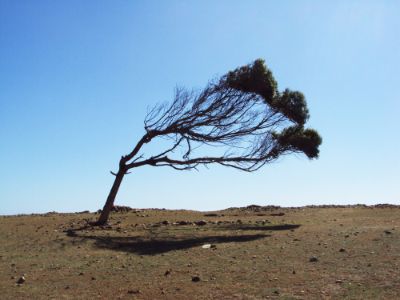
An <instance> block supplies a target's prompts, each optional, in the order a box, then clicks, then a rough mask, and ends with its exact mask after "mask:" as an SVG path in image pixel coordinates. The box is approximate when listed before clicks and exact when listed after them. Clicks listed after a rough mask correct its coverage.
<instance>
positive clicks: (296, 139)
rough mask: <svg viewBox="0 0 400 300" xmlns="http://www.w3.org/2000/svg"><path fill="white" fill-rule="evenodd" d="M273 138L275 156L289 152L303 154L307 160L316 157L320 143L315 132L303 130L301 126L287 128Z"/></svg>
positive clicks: (320, 140) (320, 139)
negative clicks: (275, 142)
mask: <svg viewBox="0 0 400 300" xmlns="http://www.w3.org/2000/svg"><path fill="white" fill-rule="evenodd" d="M274 138H275V139H276V141H277V146H276V148H275V152H276V153H277V154H278V153H282V152H285V151H289V150H291V151H298V152H303V153H304V154H305V155H307V157H308V158H317V157H318V154H319V149H318V147H319V145H321V143H322V138H321V137H320V135H319V134H318V132H317V131H316V130H314V129H304V128H303V127H302V126H291V127H287V128H285V129H284V130H283V131H282V132H281V133H275V134H274Z"/></svg>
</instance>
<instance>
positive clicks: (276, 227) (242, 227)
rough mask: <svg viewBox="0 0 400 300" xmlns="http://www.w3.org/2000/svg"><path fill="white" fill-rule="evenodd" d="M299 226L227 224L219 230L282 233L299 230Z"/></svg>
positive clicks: (219, 227)
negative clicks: (282, 231) (283, 231)
mask: <svg viewBox="0 0 400 300" xmlns="http://www.w3.org/2000/svg"><path fill="white" fill-rule="evenodd" d="M300 226H301V225H299V224H280V225H252V224H240V223H236V224H227V225H220V226H218V227H217V228H218V229H220V230H259V231H281V230H294V229H297V228H299V227H300Z"/></svg>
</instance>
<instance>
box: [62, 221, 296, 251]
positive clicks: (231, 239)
mask: <svg viewBox="0 0 400 300" xmlns="http://www.w3.org/2000/svg"><path fill="white" fill-rule="evenodd" d="M298 227H300V225H291V224H283V225H272V226H248V225H245V224H229V225H226V226H219V227H213V228H212V230H215V229H218V230H233V231H237V230H257V231H261V230H263V231H274V230H294V229H295V228H298ZM85 229H87V227H85ZM79 231H80V230H79V229H78V230H69V231H68V232H67V236H69V237H71V238H73V239H74V240H73V242H76V241H77V239H78V240H80V241H81V242H85V241H90V240H91V241H94V246H95V247H97V248H100V249H111V250H115V251H123V252H129V253H136V254H139V255H155V254H161V253H166V252H169V251H174V250H184V249H189V248H193V247H199V246H201V245H204V244H219V243H243V242H249V241H254V240H258V239H262V238H267V237H270V236H271V235H269V234H242V235H238V234H237V233H236V234H234V235H207V236H204V235H202V236H198V237H196V236H192V237H171V236H169V237H163V238H155V237H148V238H146V237H137V236H104V235H81V234H79V233H78V232H79Z"/></svg>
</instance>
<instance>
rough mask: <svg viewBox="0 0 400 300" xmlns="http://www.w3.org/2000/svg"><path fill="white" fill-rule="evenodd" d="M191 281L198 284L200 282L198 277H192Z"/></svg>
mask: <svg viewBox="0 0 400 300" xmlns="http://www.w3.org/2000/svg"><path fill="white" fill-rule="evenodd" d="M192 281H193V282H199V281H200V277H199V276H192Z"/></svg>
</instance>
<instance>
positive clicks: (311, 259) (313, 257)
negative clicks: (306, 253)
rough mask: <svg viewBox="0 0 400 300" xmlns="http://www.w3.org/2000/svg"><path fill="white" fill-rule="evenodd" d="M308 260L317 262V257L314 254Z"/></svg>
mask: <svg viewBox="0 0 400 300" xmlns="http://www.w3.org/2000/svg"><path fill="white" fill-rule="evenodd" d="M309 261H310V262H317V261H318V257H316V256H311V257H310V259H309Z"/></svg>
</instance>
